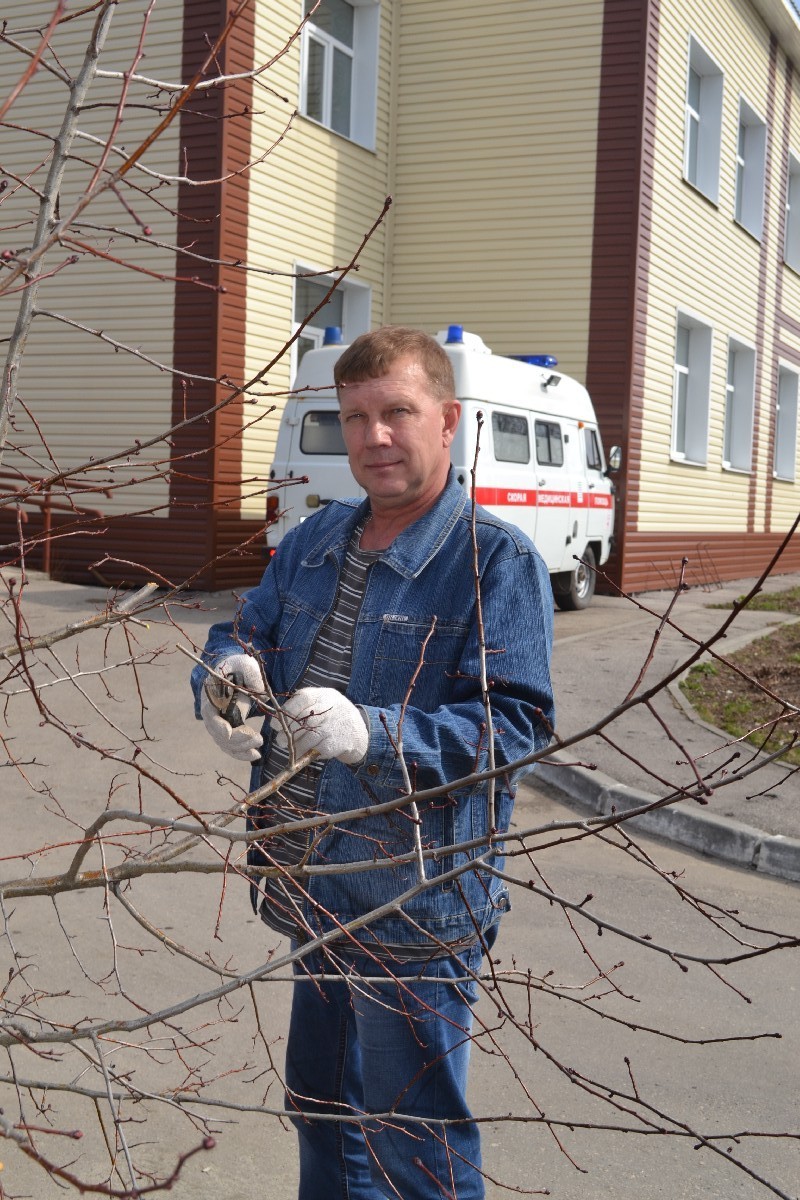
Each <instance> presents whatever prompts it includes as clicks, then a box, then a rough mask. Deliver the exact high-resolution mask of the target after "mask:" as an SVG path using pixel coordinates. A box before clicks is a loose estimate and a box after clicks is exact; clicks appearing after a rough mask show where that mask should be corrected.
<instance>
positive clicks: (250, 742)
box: [200, 654, 264, 762]
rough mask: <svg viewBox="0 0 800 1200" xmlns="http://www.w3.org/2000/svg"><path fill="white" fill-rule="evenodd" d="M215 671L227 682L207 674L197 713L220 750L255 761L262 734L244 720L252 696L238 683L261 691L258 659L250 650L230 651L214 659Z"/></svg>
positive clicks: (258, 754)
mask: <svg viewBox="0 0 800 1200" xmlns="http://www.w3.org/2000/svg"><path fill="white" fill-rule="evenodd" d="M215 670H216V672H217V674H218V675H224V676H225V679H226V680H228V682H227V683H223V682H222V681H221V680H219V679H217V678H215V676H213V675H207V676H206V680H205V684H204V685H203V692H202V695H201V697H200V716H201V717H202V718H203V723H204V724H205V727H206V729H207V730H208V732H209V734H210V735H211V737H212V738H213V739H214V741H215V742H216V744H217V745H218V746H219V748H220V750H223V751H224V752H225V754H229V755H230V756H231V758H238V759H239V760H240V761H241V762H258V760H259V758H260V757H261V745H262V741H263V739H262V737H261V734H260V733H257V732H256V730H255V729H251V728H250V726H249V725H247V724H246V720H247V717H248V715H249V712H250V706H251V704H252V699H251V697H250V696H249V695H247V694H246V693H245V692H241V691H237V687H244V688H247V689H248V690H249V691H250V692H263V691H264V679H263V677H262V675H261V668H260V666H259V665H258V662H257V661H256V660H255V659H254V658H253V657H252V655H250V654H229V655H228V657H227V658H223V659H222V661H221V662H219V663H217V665H216V668H215Z"/></svg>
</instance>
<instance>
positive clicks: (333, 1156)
mask: <svg viewBox="0 0 800 1200" xmlns="http://www.w3.org/2000/svg"><path fill="white" fill-rule="evenodd" d="M494 932H495V931H494V930H491V931H490V936H491V935H493V934H494ZM491 940H493V937H492V938H491ZM481 957H482V952H481V947H480V946H479V945H476V946H474V947H471V948H470V949H467V950H465V951H464V952H463V953H462V954H460V955H458V956H455V955H454V956H452V957H444V958H437V959H432V960H430V961H428V962H426V963H420V962H409V961H405V962H397V963H395V962H392V963H391V964H384V965H381V964H379V963H378V962H376V961H375V960H374V959H371V958H368V957H362V956H359V957H357V958H356V957H353V958H348V959H347V960H345V959H343V958H339V959H338V960H337V962H336V964H335V965H334V964H332V963H331V961H330V960H326V959H324V958H322V957H321V956H319V955H312V956H309V957H307V958H306V959H305V960H304V961H303V963H302V964H300V966H299V967H298V970H297V976H298V979H297V982H295V985H294V997H293V1002H292V1016H291V1022H290V1026H289V1040H288V1044H287V1051H286V1085H287V1108H288V1109H289V1110H290V1111H294V1112H296V1113H298V1114H299V1113H303V1114H308V1115H303V1116H300V1115H297V1116H296V1117H294V1118H293V1121H294V1124H295V1126H296V1128H297V1132H298V1136H299V1142H300V1190H299V1200H378V1198H380V1197H384V1196H388V1197H392V1200H397V1198H398V1197H400V1198H402V1200H432V1198H433V1197H436V1198H438V1197H449V1196H452V1197H457V1200H478V1198H480V1197H483V1195H484V1185H483V1177H482V1175H481V1173H480V1165H481V1152H480V1137H479V1133H478V1127H477V1125H476V1124H475V1122H474V1121H473V1120H472V1116H471V1113H470V1111H469V1108H468V1107H467V1103H466V1098H465V1092H466V1084H467V1069H468V1066H469V1055H470V1033H471V1029H472V1008H471V1005H472V1004H474V1002H475V1000H476V999H477V991H478V989H477V985H476V983H475V982H474V980H473V979H472V978H471V977H470V975H469V972H470V971H471V972H475V973H477V972H478V971H479V970H480V965H481ZM465 967H466V968H467V969H466V970H465ZM323 971H324V972H325V973H327V974H331V973H333V972H334V971H338V972H341V974H340V977H339V978H337V979H334V980H329V981H323V982H317V981H314V980H313V979H310V978H308V976H309V975H311V974H314V973H318V972H319V973H321V972H323ZM304 977H305V978H304ZM376 977H378V978H377V979H376ZM452 980H456V981H457V982H448V981H452ZM314 1113H322V1114H326V1115H327V1116H329V1117H330V1116H334V1115H337V1114H341V1115H348V1116H361V1115H364V1114H366V1115H367V1116H369V1115H370V1114H384V1113H392V1114H396V1115H397V1119H394V1118H393V1116H389V1117H388V1118H386V1119H384V1120H372V1121H370V1120H366V1121H363V1122H339V1121H332V1120H327V1121H320V1120H315V1119H314V1117H313V1115H312V1114H314ZM408 1116H410V1117H415V1118H422V1121H421V1122H419V1121H404V1120H403V1119H402V1118H403V1117H408ZM426 1121H427V1122H430V1124H426V1123H425V1122H426ZM447 1121H454V1122H456V1123H455V1124H444V1123H443V1122H447Z"/></svg>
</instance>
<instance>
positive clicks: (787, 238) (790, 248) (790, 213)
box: [783, 153, 800, 271]
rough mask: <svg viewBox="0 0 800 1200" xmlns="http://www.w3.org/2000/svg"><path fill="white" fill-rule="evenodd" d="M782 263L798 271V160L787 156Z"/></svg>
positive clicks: (799, 206)
mask: <svg viewBox="0 0 800 1200" xmlns="http://www.w3.org/2000/svg"><path fill="white" fill-rule="evenodd" d="M783 261H784V262H785V263H786V265H787V267H791V268H792V270H794V271H800V158H798V156H797V155H796V154H791V153H790V154H789V163H788V167H787V172H786V223H785V227H784V231H783Z"/></svg>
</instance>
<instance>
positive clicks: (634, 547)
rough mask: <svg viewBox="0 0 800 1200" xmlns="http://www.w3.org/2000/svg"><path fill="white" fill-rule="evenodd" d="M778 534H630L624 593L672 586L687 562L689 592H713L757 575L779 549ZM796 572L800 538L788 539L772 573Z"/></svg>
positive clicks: (686, 577)
mask: <svg viewBox="0 0 800 1200" xmlns="http://www.w3.org/2000/svg"><path fill="white" fill-rule="evenodd" d="M785 533H786V531H784V532H783V533H781V532H780V531H776V532H773V533H747V534H746V533H744V532H742V533H715V532H708V533H704V532H701V533H688V532H687V531H686V530H679V531H673V532H669V533H631V534H629V535H628V547H627V549H628V554H627V559H626V579H625V590H626V591H629V592H647V591H653V590H655V589H658V588H665V587H669V588H672V587H674V586H675V585H676V584H677V583H678V580H679V579H680V571H681V563H682V560H683V559H684V558H686V559H687V560H688V561H687V566H686V575H685V579H686V582H687V583H688V584H689V586H690V587H702V588H713V587H714V586H716V585H718V584H719V583H720V582H722V581H723V580H726V579H746V578H751V577H753V576H758V575H760V574H761V572H762V571H763V570H764V569H765V568H766V567H767V565H768V564H769V561H770V559H771V558H772V556H773V554H774V553H775V551H776V550H777V549H778V547H779V546H780V544H781V542H782V540H783V538H784V536H785ZM797 570H800V536H795V537H793V538H792V540H791V542H790V543H789V546H788V547H787V549H786V551H785V552H784V554H783V556H782V557H781V559H780V561H779V562H778V565H777V567H776V569H775V574H777V575H780V574H782V573H788V572H790V571H797Z"/></svg>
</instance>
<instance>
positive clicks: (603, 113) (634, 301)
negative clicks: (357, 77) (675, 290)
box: [586, 0, 661, 583]
mask: <svg viewBox="0 0 800 1200" xmlns="http://www.w3.org/2000/svg"><path fill="white" fill-rule="evenodd" d="M660 7H661V6H660V0H649V2H648V3H645V4H642V3H641V2H640V0H606V4H605V10H604V21H603V46H602V62H601V78H600V95H599V101H598V103H599V113H598V130H597V169H596V180H595V218H594V233H593V253H592V294H591V302H590V312H589V352H588V363H587V372H586V386H587V388H588V390H589V393H590V394H591V396H592V400H593V402H594V405H595V408H596V409H597V413H598V419H599V422H600V426H601V428H602V430H603V438H604V441H605V443H606V445H607V446H610V445H613V444H614V443H617V444H619V445H621V446H622V450H623V469H622V472H621V473H620V476H619V478H618V487H617V517H616V536H617V546H616V550H615V553H614V556H613V558H612V560H611V562H610V564H609V574H610V575H611V577H612V578H613V579H614V580H615V581H616V582H618V583H619V582H621V581H622V580H624V579H625V577H626V554H627V550H626V546H627V539H628V536H629V534H630V533H631V532H633V531H634V530H635V529H636V524H637V519H638V502H639V482H640V471H641V467H640V463H641V449H642V412H643V406H644V351H645V321H646V317H647V289H648V272H649V261H650V230H651V219H652V206H653V164H654V148H655V81H656V79H657V74H658V32H659V15H660Z"/></svg>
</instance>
